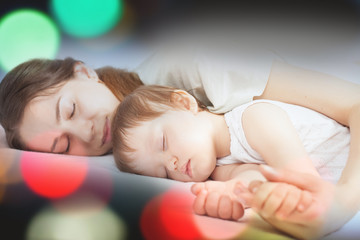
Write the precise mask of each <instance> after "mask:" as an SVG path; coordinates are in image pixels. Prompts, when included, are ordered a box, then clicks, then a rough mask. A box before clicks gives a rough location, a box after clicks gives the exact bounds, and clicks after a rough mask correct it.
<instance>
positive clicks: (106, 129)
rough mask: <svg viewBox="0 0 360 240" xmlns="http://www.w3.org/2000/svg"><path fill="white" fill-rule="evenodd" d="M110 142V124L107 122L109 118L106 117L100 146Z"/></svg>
mask: <svg viewBox="0 0 360 240" xmlns="http://www.w3.org/2000/svg"><path fill="white" fill-rule="evenodd" d="M110 141H111V134H110V122H109V118H108V117H106V119H105V124H104V129H103V138H102V144H101V146H103V145H104V144H105V143H108V142H110Z"/></svg>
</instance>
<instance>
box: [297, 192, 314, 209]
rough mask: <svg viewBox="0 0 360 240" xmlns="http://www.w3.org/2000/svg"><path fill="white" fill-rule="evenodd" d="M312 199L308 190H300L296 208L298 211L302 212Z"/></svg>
mask: <svg viewBox="0 0 360 240" xmlns="http://www.w3.org/2000/svg"><path fill="white" fill-rule="evenodd" d="M312 201H313V196H312V194H311V193H310V192H309V191H306V190H303V191H302V192H301V199H300V202H299V204H298V206H297V210H298V211H299V212H304V211H305V210H306V209H308V207H310V205H311V203H312Z"/></svg>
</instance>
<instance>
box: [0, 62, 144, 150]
mask: <svg viewBox="0 0 360 240" xmlns="http://www.w3.org/2000/svg"><path fill="white" fill-rule="evenodd" d="M78 62H80V61H78V60H75V59H73V58H66V59H56V60H49V59H33V60H29V61H27V62H24V63H22V64H20V65H18V66H17V67H15V68H14V69H12V70H11V71H10V72H8V73H7V74H6V76H5V77H4V78H3V80H2V81H1V83H0V124H1V125H2V126H3V127H4V129H5V133H6V140H7V142H8V144H9V146H10V147H11V148H18V149H24V143H23V142H22V140H21V138H20V134H19V124H20V122H21V120H22V118H23V113H24V109H25V107H26V106H27V104H28V103H29V102H30V101H31V100H32V99H34V98H36V97H38V96H40V95H48V94H51V93H52V92H53V91H56V89H58V88H59V87H61V86H62V85H63V84H65V83H66V82H67V81H68V80H70V79H71V78H72V77H74V66H75V64H76V63H78ZM95 71H96V72H97V74H98V76H99V78H100V79H101V80H102V81H103V82H104V83H105V85H106V86H107V87H108V88H109V89H110V90H111V91H112V92H113V94H114V95H115V96H116V97H117V98H118V99H119V101H122V100H123V99H124V97H125V96H126V95H127V94H129V93H130V92H132V91H133V90H135V89H136V88H137V87H139V86H141V85H143V83H142V81H141V80H140V78H139V76H138V75H137V74H136V73H133V72H128V71H126V70H122V69H117V68H112V67H104V68H99V69H96V70H95Z"/></svg>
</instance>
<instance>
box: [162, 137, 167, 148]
mask: <svg viewBox="0 0 360 240" xmlns="http://www.w3.org/2000/svg"><path fill="white" fill-rule="evenodd" d="M162 149H163V151H166V149H167V144H166V136H165V134H164V133H163V137H162Z"/></svg>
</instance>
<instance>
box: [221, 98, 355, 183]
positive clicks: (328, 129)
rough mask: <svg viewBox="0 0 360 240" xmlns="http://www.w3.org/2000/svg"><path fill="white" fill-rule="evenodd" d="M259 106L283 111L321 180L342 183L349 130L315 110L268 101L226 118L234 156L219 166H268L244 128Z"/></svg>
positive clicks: (238, 111) (239, 109) (231, 112)
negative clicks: (247, 115)
mask: <svg viewBox="0 0 360 240" xmlns="http://www.w3.org/2000/svg"><path fill="white" fill-rule="evenodd" d="M257 102H267V103H271V104H274V105H276V106H278V107H280V108H282V109H283V110H284V111H285V112H286V113H287V114H288V116H289V118H290V120H291V122H292V123H293V125H294V127H295V128H296V130H297V132H298V134H299V136H300V139H301V140H302V143H303V145H304V147H305V150H306V151H307V153H308V154H309V156H310V158H311V159H312V161H313V163H314V166H315V167H316V169H317V170H318V172H319V174H320V175H321V177H322V178H323V179H325V180H328V181H331V182H334V183H335V182H337V181H338V180H339V178H340V176H341V172H342V170H343V168H344V166H345V164H346V161H347V158H348V154H349V146H350V131H349V128H348V127H345V126H343V125H341V124H339V123H337V122H336V121H334V120H332V119H330V118H328V117H326V116H324V115H322V114H320V113H318V112H315V111H313V110H311V109H308V108H304V107H301V106H297V105H291V104H286V103H282V102H276V101H268V100H257V101H253V102H250V103H247V104H244V105H241V106H239V107H237V108H235V109H233V110H232V111H230V112H228V113H226V114H225V121H226V123H227V125H228V127H229V131H230V137H231V144H230V152H231V154H230V155H229V156H226V157H224V158H221V159H218V160H217V165H225V164H233V163H257V164H265V162H264V160H263V159H262V157H261V156H260V154H259V153H257V152H256V151H255V150H254V149H252V148H251V147H250V145H249V143H248V142H247V140H246V137H245V134H244V130H243V126H242V124H241V122H242V121H241V119H242V114H243V112H244V110H245V109H246V108H247V107H249V106H251V105H252V104H254V103H257ZM284 147H285V146H284Z"/></svg>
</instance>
